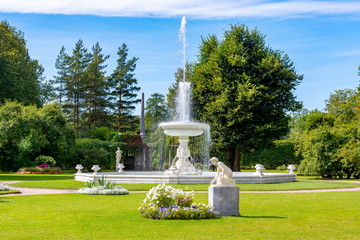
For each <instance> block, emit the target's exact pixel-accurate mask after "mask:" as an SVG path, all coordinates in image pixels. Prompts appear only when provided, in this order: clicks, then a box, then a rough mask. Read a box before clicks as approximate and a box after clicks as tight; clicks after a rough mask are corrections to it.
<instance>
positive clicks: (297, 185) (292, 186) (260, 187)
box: [12, 177, 360, 191]
mask: <svg viewBox="0 0 360 240" xmlns="http://www.w3.org/2000/svg"><path fill="white" fill-rule="evenodd" d="M24 180H25V178H24ZM84 184H85V183H84V182H78V181H75V180H68V179H64V180H41V181H32V182H21V183H16V184H12V186H17V187H29V188H54V189H79V188H81V187H83V186H84ZM156 185H157V184H121V186H123V187H124V188H126V189H128V190H130V191H143V190H149V189H150V188H152V187H154V186H156ZM169 185H171V184H169ZM171 186H174V187H175V188H182V189H184V190H195V191H206V190H207V189H208V187H209V184H195V185H176V184H175V185H171ZM238 186H239V188H240V190H242V191H272V190H302V189H335V188H353V187H360V184H358V183H347V182H337V181H324V180H317V179H311V178H309V177H298V182H288V183H276V184H238Z"/></svg>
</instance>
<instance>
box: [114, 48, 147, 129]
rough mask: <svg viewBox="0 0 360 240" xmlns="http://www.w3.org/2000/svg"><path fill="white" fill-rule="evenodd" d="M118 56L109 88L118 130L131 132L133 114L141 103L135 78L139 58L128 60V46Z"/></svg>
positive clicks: (121, 49) (119, 50)
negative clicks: (136, 105)
mask: <svg viewBox="0 0 360 240" xmlns="http://www.w3.org/2000/svg"><path fill="white" fill-rule="evenodd" d="M117 55H118V56H119V58H118V60H117V67H116V69H115V70H114V72H113V73H112V74H111V77H110V79H109V86H110V88H111V96H112V97H111V100H112V102H113V104H112V107H113V109H114V113H115V114H116V118H117V130H118V131H119V132H121V131H125V130H129V129H128V127H129V126H130V125H129V124H130V123H131V122H132V121H133V116H132V112H133V110H134V109H135V106H134V105H135V104H137V103H139V102H140V99H137V98H136V97H137V92H138V91H139V90H140V87H137V86H136V84H137V80H136V79H135V78H134V71H135V68H136V61H137V60H138V58H135V57H133V58H131V59H130V60H127V57H128V48H127V46H126V44H123V45H122V46H121V47H119V49H118V52H117Z"/></svg>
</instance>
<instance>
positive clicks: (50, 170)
mask: <svg viewBox="0 0 360 240" xmlns="http://www.w3.org/2000/svg"><path fill="white" fill-rule="evenodd" d="M60 173H61V171H60V168H58V167H49V166H45V167H40V166H39V167H24V168H20V169H19V171H18V172H17V174H60Z"/></svg>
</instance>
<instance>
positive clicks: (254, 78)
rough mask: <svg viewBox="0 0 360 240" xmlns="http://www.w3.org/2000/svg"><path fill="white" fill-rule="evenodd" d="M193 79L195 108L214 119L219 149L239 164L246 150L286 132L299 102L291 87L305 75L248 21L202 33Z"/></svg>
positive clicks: (201, 117) (211, 121) (200, 114)
mask: <svg viewBox="0 0 360 240" xmlns="http://www.w3.org/2000/svg"><path fill="white" fill-rule="evenodd" d="M191 80H192V82H193V97H194V105H195V113H196V114H197V115H198V117H199V120H201V121H203V122H207V123H209V124H210V126H211V136H212V140H213V145H214V150H215V152H216V153H217V154H218V155H219V154H222V153H224V152H227V153H228V154H227V160H229V161H230V163H231V165H232V167H233V169H235V170H239V169H240V165H239V163H240V158H241V156H242V155H244V154H246V153H249V152H252V151H254V150H257V149H261V148H264V147H267V146H270V145H271V143H272V142H273V141H274V140H276V139H279V138H281V137H282V136H284V135H286V134H287V132H288V130H289V129H288V122H289V119H290V118H289V116H288V112H289V111H294V110H297V109H298V108H299V107H300V103H299V102H297V101H296V100H295V96H294V94H293V91H294V90H295V87H296V86H297V85H298V84H299V83H300V81H301V80H302V76H301V75H298V74H297V73H296V71H295V68H294V66H293V63H292V62H291V61H290V59H289V57H288V56H287V55H286V54H283V53H282V52H280V51H276V50H273V49H271V48H270V47H269V46H266V44H265V36H264V35H263V34H261V33H260V32H258V31H257V30H256V29H255V30H250V29H248V28H247V27H246V26H244V25H234V26H231V29H230V30H229V31H225V33H224V38H223V39H222V40H218V39H217V37H216V36H214V35H212V36H209V37H207V38H203V39H202V43H201V45H200V53H199V57H198V62H197V64H195V66H194V70H193V74H192V76H191Z"/></svg>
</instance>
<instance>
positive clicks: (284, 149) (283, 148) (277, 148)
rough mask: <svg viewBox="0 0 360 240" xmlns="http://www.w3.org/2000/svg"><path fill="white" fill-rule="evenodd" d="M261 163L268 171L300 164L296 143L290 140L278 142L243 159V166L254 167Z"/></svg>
mask: <svg viewBox="0 0 360 240" xmlns="http://www.w3.org/2000/svg"><path fill="white" fill-rule="evenodd" d="M257 163H260V164H262V165H264V167H265V168H266V169H275V168H276V167H278V166H281V165H288V164H299V163H300V157H296V156H295V150H294V142H293V141H290V140H278V141H275V142H274V145H273V146H272V147H269V148H266V149H262V150H259V151H255V152H252V153H249V154H246V155H245V156H244V158H243V162H242V165H243V166H254V165H255V164H257Z"/></svg>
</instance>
